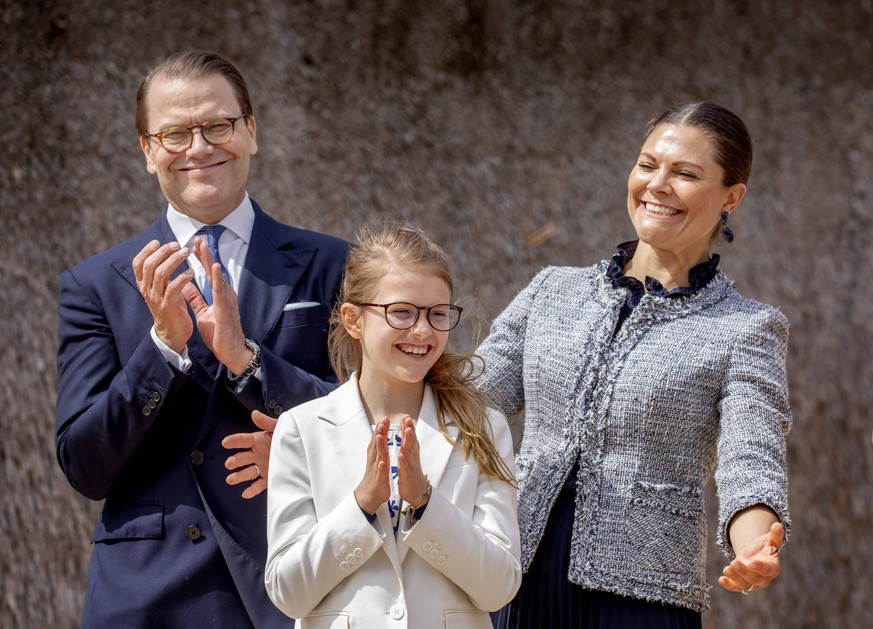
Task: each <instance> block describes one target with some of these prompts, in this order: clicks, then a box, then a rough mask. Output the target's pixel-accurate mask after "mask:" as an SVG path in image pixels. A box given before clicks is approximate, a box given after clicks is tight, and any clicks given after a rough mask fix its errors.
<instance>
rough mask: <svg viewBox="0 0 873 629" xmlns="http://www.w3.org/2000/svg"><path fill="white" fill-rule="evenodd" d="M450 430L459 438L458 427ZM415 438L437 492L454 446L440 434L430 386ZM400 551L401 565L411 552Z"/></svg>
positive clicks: (416, 427)
mask: <svg viewBox="0 0 873 629" xmlns="http://www.w3.org/2000/svg"><path fill="white" fill-rule="evenodd" d="M448 429H449V434H450V435H451V436H452V437H453V438H457V435H458V430H457V427H456V426H454V425H450V426H449V427H448ZM415 436H416V437H417V438H418V443H419V447H420V453H421V470H422V471H423V472H424V473H425V474H427V477H428V480H430V484H431V485H432V486H433V488H434V489H433V490H434V491H436V490H437V487H439V485H440V481H441V480H442V478H443V473H444V472H445V471H446V465H448V463H449V457H451V455H452V450H453V449H454V446H453V445H452V444H451V443H449V441H448V440H447V439H446V438H445V436H444V435H443V433H442V432H440V427H439V422H438V421H437V411H436V401H435V399H434V395H433V389H431V388H430V387H429V386H426V387H425V388H424V399H422V402H421V414H420V416H419V418H418V422H417V423H416V425H415ZM399 551H400V563H403V560H404V558H405V557H406V553H407V552H408V551H409V546H407V545H406V544H401V545H400V546H399Z"/></svg>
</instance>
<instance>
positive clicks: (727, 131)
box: [646, 101, 752, 186]
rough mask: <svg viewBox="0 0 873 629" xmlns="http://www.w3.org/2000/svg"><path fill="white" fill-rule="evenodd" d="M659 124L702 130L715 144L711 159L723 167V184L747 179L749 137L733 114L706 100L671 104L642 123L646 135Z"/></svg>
mask: <svg viewBox="0 0 873 629" xmlns="http://www.w3.org/2000/svg"><path fill="white" fill-rule="evenodd" d="M662 124H676V125H680V124H684V125H689V126H692V127H696V128H698V129H700V130H701V131H703V132H704V133H705V134H706V135H707V136H708V137H709V138H711V139H712V142H713V144H714V145H715V161H716V162H717V163H718V165H719V166H721V167H722V169H724V182H723V183H724V185H725V186H732V185H734V184H736V183H743V184H746V183H748V182H749V176H750V175H751V174H752V138H751V136H750V135H749V130H748V129H747V128H746V125H745V124H744V123H743V121H742V120H740V118H739V116H737V115H736V114H735V113H733V112H732V111H729V110H727V109H725V108H724V107H722V106H721V105H716V104H715V103H710V102H707V101H698V102H691V103H682V104H679V105H674V106H673V107H671V108H670V109H668V110H667V111H665V112H664V113H662V114H661V115H660V116H658V117H657V118H655V119H654V120H652V121H650V122H649V124H648V125H646V137H647V138H648V137H649V136H650V135H651V134H652V131H654V130H655V128H656V127H658V126H660V125H662Z"/></svg>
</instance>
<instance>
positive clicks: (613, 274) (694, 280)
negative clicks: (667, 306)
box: [606, 240, 721, 297]
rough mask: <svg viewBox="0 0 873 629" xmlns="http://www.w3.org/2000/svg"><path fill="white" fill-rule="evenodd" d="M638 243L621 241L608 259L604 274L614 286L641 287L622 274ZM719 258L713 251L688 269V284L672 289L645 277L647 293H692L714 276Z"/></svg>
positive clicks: (675, 294)
mask: <svg viewBox="0 0 873 629" xmlns="http://www.w3.org/2000/svg"><path fill="white" fill-rule="evenodd" d="M638 244H639V241H638V240H631V241H629V242H623V243H621V244H620V245H619V246H618V247H617V248H616V253H615V255H614V256H612V260H610V261H609V267H608V268H607V269H606V276H607V277H608V278H609V279H610V280H611V281H612V285H613V286H614V287H616V288H618V287H621V286H625V287H632V286H634V285H639V286H640V287H642V284H641V283H640V282H639V280H637V279H636V278H633V277H629V276H627V275H625V274H624V267H625V266H626V265H627V263H628V262H630V261H631V260H632V259H633V257H634V254H635V253H636V251H637V245H638ZM719 260H721V256H719V255H718V254H717V253H714V254H712V256H711V257H710V258H709V260H705V261H703V262H701V263H700V264H696V265H694V266H693V267H691V269H690V270H689V271H688V284H689V286H679V287H677V288H674V289H672V290H667V289H665V288H664V287H663V286H662V285H661V282H659V281H658V280H656V279H655V278H653V277H646V290H647V291H648V292H649V293H652V294H655V295H660V296H662V297H672V296H678V295H692V294H694V293H696V292H697V291H698V290H700V289H701V288H703V287H704V286H706V285H707V284H708V283H709V281H710V280H711V279H712V278H713V277H715V273H716V271H717V270H718V263H719Z"/></svg>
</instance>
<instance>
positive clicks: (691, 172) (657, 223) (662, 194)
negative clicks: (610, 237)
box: [627, 124, 746, 262]
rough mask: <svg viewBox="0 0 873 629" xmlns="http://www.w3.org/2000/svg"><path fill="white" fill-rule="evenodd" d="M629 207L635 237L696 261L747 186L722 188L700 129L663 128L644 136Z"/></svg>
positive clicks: (710, 149)
mask: <svg viewBox="0 0 873 629" xmlns="http://www.w3.org/2000/svg"><path fill="white" fill-rule="evenodd" d="M627 190H628V196H627V207H628V213H629V214H630V219H631V222H632V223H633V226H634V229H635V230H636V233H637V236H638V237H639V239H640V240H641V241H642V242H644V243H646V244H647V245H649V246H651V247H652V248H654V249H659V250H662V251H667V252H669V253H671V254H674V255H677V256H680V257H682V258H689V259H692V260H694V261H697V262H700V261H703V260H706V259H707V257H708V256H709V245H710V243H711V241H712V237H713V234H714V233H715V231H716V226H717V225H718V223H719V221H720V220H721V213H722V212H723V211H726V212H728V213H730V212H733V210H734V209H735V208H736V207H737V205H739V202H740V200H741V199H742V198H743V195H744V194H745V191H746V186H745V184H741V183H739V184H734V185H732V186H725V185H724V169H723V168H722V167H721V166H720V165H719V164H718V162H716V160H715V147H714V145H713V143H712V140H711V139H710V138H709V137H708V136H707V135H706V134H705V133H704V132H703V131H701V130H700V129H698V128H697V127H694V126H690V125H684V124H662V125H659V126H657V127H656V128H655V129H654V130H653V131H652V133H650V134H649V136H648V137H647V138H646V140H645V142H644V143H643V146H642V148H641V149H640V156H639V157H638V158H637V163H636V165H635V166H634V168H633V169H632V170H631V172H630V176H629V177H628V182H627Z"/></svg>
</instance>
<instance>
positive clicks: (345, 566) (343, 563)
mask: <svg viewBox="0 0 873 629" xmlns="http://www.w3.org/2000/svg"><path fill="white" fill-rule="evenodd" d="M339 567H340V570H342V571H343V572H348V571H349V570H351V568H352V567H351V566H350V565H349V562H348V561H341V562H340V566H339Z"/></svg>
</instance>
